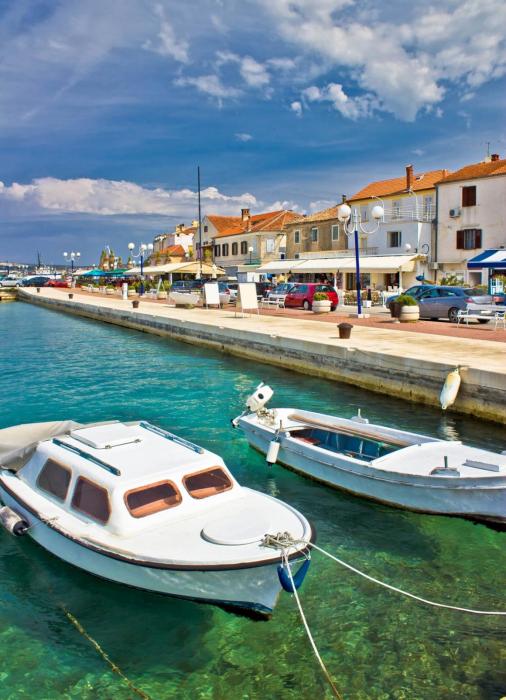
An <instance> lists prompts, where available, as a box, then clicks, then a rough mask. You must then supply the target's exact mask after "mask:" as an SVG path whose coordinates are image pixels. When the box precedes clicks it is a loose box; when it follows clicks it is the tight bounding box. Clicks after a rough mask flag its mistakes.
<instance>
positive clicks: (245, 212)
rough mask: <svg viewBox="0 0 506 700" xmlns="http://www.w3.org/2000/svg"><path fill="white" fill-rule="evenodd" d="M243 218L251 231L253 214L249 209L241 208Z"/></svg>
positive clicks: (247, 228)
mask: <svg viewBox="0 0 506 700" xmlns="http://www.w3.org/2000/svg"><path fill="white" fill-rule="evenodd" d="M241 219H242V221H243V223H244V224H246V230H247V231H250V230H251V216H250V213H249V209H241Z"/></svg>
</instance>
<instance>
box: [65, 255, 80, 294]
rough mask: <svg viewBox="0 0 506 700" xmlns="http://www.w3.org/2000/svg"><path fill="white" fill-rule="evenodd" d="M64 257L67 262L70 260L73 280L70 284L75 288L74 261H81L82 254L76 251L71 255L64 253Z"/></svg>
mask: <svg viewBox="0 0 506 700" xmlns="http://www.w3.org/2000/svg"><path fill="white" fill-rule="evenodd" d="M63 257H64V258H65V260H70V278H71V282H70V284H71V286H72V287H73V286H74V260H79V258H80V257H81V253H75V252H74V251H72V252H71V253H67V251H65V252H64V253H63Z"/></svg>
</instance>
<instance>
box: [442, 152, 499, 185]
mask: <svg viewBox="0 0 506 700" xmlns="http://www.w3.org/2000/svg"><path fill="white" fill-rule="evenodd" d="M493 175H506V160H505V159H504V158H503V159H502V160H491V161H490V162H489V163H472V164H471V165H465V166H464V167H463V168H460V170H456V171H455V172H454V173H450V174H449V175H447V176H446V177H443V178H442V179H441V180H439V182H440V183H441V184H444V183H445V182H455V181H456V180H474V179H476V178H479V177H492V176H493ZM439 182H438V184H439Z"/></svg>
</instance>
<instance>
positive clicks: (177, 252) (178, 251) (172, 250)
mask: <svg viewBox="0 0 506 700" xmlns="http://www.w3.org/2000/svg"><path fill="white" fill-rule="evenodd" d="M185 252H186V251H185V249H184V248H183V246H182V245H170V246H168V248H164V249H163V250H160V251H159V254H160V255H168V256H172V257H182V256H183V255H184V254H185ZM155 255H156V253H155Z"/></svg>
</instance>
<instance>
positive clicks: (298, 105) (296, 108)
mask: <svg viewBox="0 0 506 700" xmlns="http://www.w3.org/2000/svg"><path fill="white" fill-rule="evenodd" d="M290 109H291V110H292V112H295V114H296V116H297V117H302V102H300V101H299V100H295V101H294V102H292V103H291V104H290Z"/></svg>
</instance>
